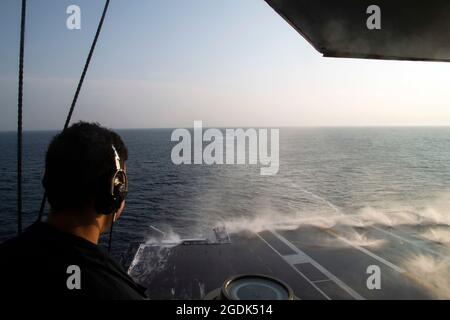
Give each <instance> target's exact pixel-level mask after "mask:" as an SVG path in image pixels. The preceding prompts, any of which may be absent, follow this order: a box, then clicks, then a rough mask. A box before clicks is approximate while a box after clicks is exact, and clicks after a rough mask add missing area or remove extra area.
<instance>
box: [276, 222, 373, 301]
mask: <svg viewBox="0 0 450 320" xmlns="http://www.w3.org/2000/svg"><path fill="white" fill-rule="evenodd" d="M270 232H271V233H272V234H273V235H274V236H276V237H277V238H278V239H279V240H281V241H282V242H284V244H286V245H287V246H288V247H289V248H290V249H292V250H293V251H294V252H297V253H298V254H300V255H305V256H307V257H309V259H310V263H311V264H312V265H313V266H314V267H316V268H317V269H319V271H320V272H322V273H323V274H324V275H325V276H327V277H328V278H329V279H330V280H332V281H333V282H334V283H336V284H337V285H338V286H339V287H341V288H342V289H343V290H344V291H346V292H347V293H348V294H349V295H351V296H352V297H353V298H355V299H356V300H365V298H364V297H363V296H361V295H360V294H359V293H357V292H356V291H355V290H353V289H352V288H350V287H349V286H348V285H346V284H345V283H344V282H343V281H342V280H341V279H339V278H338V277H336V276H335V275H334V274H332V273H331V272H330V271H328V270H327V269H325V267H323V266H322V265H321V264H320V263H318V262H317V261H315V260H314V259H313V258H311V257H310V256H308V255H307V254H306V253H305V252H303V251H302V250H300V249H299V248H297V247H296V246H295V245H293V244H292V243H291V242H290V241H289V240H287V239H286V238H285V237H283V236H282V235H281V234H279V233H278V232H276V231H275V230H272V231H270ZM293 267H294V266H293ZM294 268H295V267H294Z"/></svg>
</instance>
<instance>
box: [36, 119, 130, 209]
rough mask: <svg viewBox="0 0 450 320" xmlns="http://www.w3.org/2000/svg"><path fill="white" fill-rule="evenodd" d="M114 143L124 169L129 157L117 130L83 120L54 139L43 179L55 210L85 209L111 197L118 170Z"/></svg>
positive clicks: (49, 148)
mask: <svg viewBox="0 0 450 320" xmlns="http://www.w3.org/2000/svg"><path fill="white" fill-rule="evenodd" d="M112 146H114V147H115V148H116V150H117V153H118V154H119V157H120V159H121V166H122V168H123V166H124V163H125V161H126V160H127V159H128V150H127V148H126V146H125V144H124V143H123V141H122V139H121V138H120V136H119V135H118V134H117V133H115V132H113V131H111V130H108V129H106V128H104V127H102V126H100V125H99V124H97V123H87V122H82V121H80V122H78V123H76V124H73V125H72V126H70V127H69V128H67V129H66V130H64V131H62V132H61V133H59V134H58V135H56V136H55V137H54V138H53V140H52V141H51V143H50V145H49V147H48V150H47V154H46V158H45V174H44V178H43V181H42V182H43V186H44V188H45V190H46V192H47V197H48V202H49V203H50V207H51V211H52V212H57V211H60V210H64V209H84V208H85V207H86V206H88V205H90V204H91V203H92V204H94V205H96V204H97V203H98V202H100V201H102V197H106V196H108V192H109V190H110V188H111V182H112V176H113V174H114V172H115V170H116V167H115V162H114V151H113V148H112ZM98 213H103V212H98Z"/></svg>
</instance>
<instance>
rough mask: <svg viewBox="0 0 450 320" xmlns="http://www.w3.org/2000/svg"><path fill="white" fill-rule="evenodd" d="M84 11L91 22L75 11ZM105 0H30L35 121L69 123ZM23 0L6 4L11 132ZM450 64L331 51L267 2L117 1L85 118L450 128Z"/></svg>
mask: <svg viewBox="0 0 450 320" xmlns="http://www.w3.org/2000/svg"><path fill="white" fill-rule="evenodd" d="M72 4H75V5H78V6H80V8H81V29H80V30H69V29H67V27H66V19H67V17H68V14H66V8H67V7H68V6H69V5H72ZM103 5H104V1H103V0H70V1H65V0H29V1H28V12H27V31H26V48H25V50H26V52H25V82H24V92H25V95H24V129H25V130H53V129H60V128H61V127H62V126H63V124H64V120H65V117H66V114H67V111H68V108H69V106H70V102H71V100H72V97H73V94H74V91H75V88H76V84H77V81H78V79H79V77H80V74H81V70H82V68H83V64H84V61H85V59H86V56H87V54H88V50H89V46H90V44H91V41H92V39H93V37H94V33H95V29H96V27H97V23H98V20H99V18H100V15H101V11H102V8H103ZM19 18H20V1H18V0H1V1H0V44H1V45H0V112H1V117H0V130H1V131H5V130H15V129H16V123H17V120H16V119H17V69H18V51H19V26H20V19H19ZM449 74H450V64H449V63H447V64H446V63H430V62H428V63H427V62H401V61H375V60H357V59H334V58H323V57H321V55H320V54H319V53H318V52H316V51H315V50H314V49H313V48H312V47H311V46H310V45H309V44H308V43H307V42H306V41H305V40H304V39H303V38H302V37H301V36H300V35H299V34H298V33H297V32H296V31H295V30H294V29H293V28H292V27H291V26H289V25H288V24H287V23H286V22H285V21H284V20H283V19H282V18H281V17H280V16H278V15H277V14H276V13H275V12H274V11H273V10H272V9H271V8H270V7H269V6H268V5H267V4H266V3H265V2H264V1H263V0H214V1H212V0H189V1H186V0H112V1H111V5H110V9H109V12H108V15H107V17H106V20H105V24H104V27H103V30H102V34H101V35H100V39H99V42H98V44H97V47H96V51H95V53H94V57H93V59H92V62H91V66H90V69H89V71H88V74H87V77H86V81H85V83H84V86H83V88H82V91H81V94H80V98H79V100H78V104H77V106H76V109H75V112H74V116H73V121H77V120H85V121H95V122H99V123H101V124H103V125H105V126H107V127H111V128H168V127H170V128H179V127H188V128H191V127H193V121H194V120H202V121H203V125H204V126H207V127H284V126H414V125H429V126H435V125H436V126H443V125H450V93H449V91H450V90H449Z"/></svg>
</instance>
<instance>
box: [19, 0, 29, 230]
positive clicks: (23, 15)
mask: <svg viewBox="0 0 450 320" xmlns="http://www.w3.org/2000/svg"><path fill="white" fill-rule="evenodd" d="M26 11H27V0H22V13H21V19H20V49H19V90H18V101H17V233H18V234H21V233H22V157H23V144H22V141H23V132H22V131H23V130H22V108H23V61H24V59H23V57H24V52H25V18H26Z"/></svg>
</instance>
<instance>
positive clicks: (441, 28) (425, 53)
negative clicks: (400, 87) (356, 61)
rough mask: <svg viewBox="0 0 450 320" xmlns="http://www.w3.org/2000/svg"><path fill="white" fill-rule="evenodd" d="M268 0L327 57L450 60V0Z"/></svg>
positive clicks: (267, 0)
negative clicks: (374, 19)
mask: <svg viewBox="0 0 450 320" xmlns="http://www.w3.org/2000/svg"><path fill="white" fill-rule="evenodd" d="M265 1H266V2H267V3H268V4H269V5H270V6H271V7H272V8H273V9H274V10H275V11H276V12H277V13H278V14H279V15H280V16H282V17H283V18H284V19H285V20H286V21H287V22H288V23H289V24H290V25H291V26H292V27H294V29H296V30H297V31H298V32H299V33H300V34H301V35H302V36H303V37H304V38H305V39H306V40H307V41H309V42H310V43H311V44H312V46H313V47H314V48H315V49H316V50H317V51H319V52H321V53H322V54H323V55H324V56H325V57H341V58H362V59H389V60H413V61H446V62H450V0H426V1H425V0H417V1H416V0H265ZM370 5H377V6H378V7H379V8H380V9H381V29H379V30H377V29H375V30H370V29H369V28H367V24H366V22H367V19H368V18H369V16H370V15H371V14H368V13H367V8H368V7H369V6H370Z"/></svg>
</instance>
